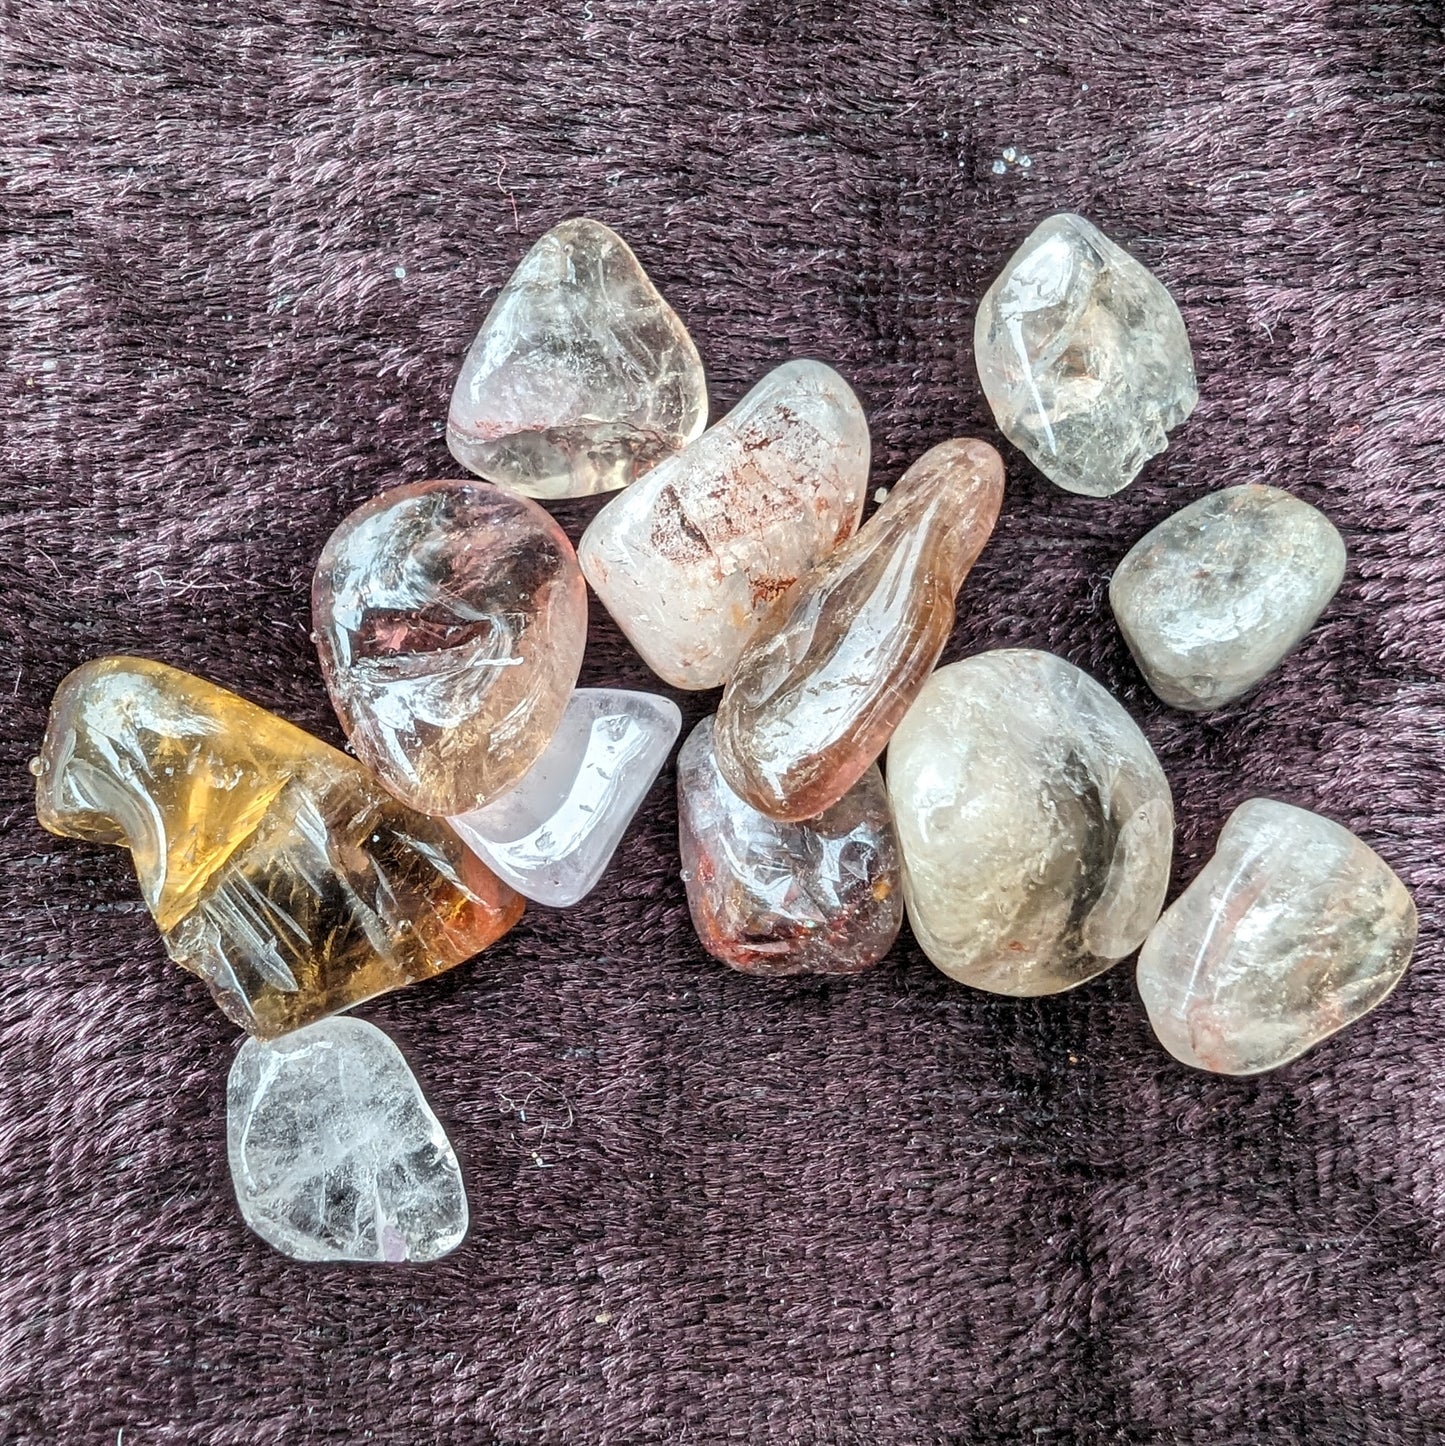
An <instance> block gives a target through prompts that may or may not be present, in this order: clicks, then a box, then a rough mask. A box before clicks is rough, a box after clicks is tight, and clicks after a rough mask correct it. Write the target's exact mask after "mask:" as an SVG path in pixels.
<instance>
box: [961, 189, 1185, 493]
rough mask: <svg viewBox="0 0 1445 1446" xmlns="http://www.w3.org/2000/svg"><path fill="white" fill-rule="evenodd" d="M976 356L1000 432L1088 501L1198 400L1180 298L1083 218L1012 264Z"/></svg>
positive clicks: (1033, 240) (1052, 230)
mask: <svg viewBox="0 0 1445 1446" xmlns="http://www.w3.org/2000/svg"><path fill="white" fill-rule="evenodd" d="M974 356H975V360H976V362H977V365H978V374H979V379H980V381H981V382H982V383H983V390H984V395H985V396H986V397H987V398H988V401H989V405H990V406H991V407H992V408H993V414H994V417H995V419H996V420H997V422H998V425H999V430H1000V431H1001V432H1002V433H1003V434H1004V436H1005V437H1007V438H1008V439H1009V441H1010V442H1012V443H1013V444H1014V446H1015V447H1017V448H1018V449H1019V450H1020V451H1021V452H1023V453H1024V455H1025V456H1027V457H1028V459H1029V460H1030V461H1031V462H1032V463H1033V464H1034V465H1035V466H1036V467H1037V468H1038V469H1039V471H1041V472H1042V473H1043V474H1044V475H1045V476H1046V477H1048V478H1049V479H1050V480H1051V481H1053V482H1056V483H1057V484H1058V485H1059V486H1060V487H1063V488H1064V489H1065V490H1067V491H1069V492H1080V493H1083V494H1084V495H1086V496H1089V497H1107V496H1109V495H1111V494H1112V493H1115V492H1119V491H1121V490H1122V489H1123V488H1125V487H1127V486H1128V485H1129V484H1130V483H1131V482H1132V481H1133V480H1134V479H1135V477H1137V476H1138V475H1139V471H1140V469H1141V468H1142V467H1143V466H1144V464H1145V463H1146V462H1147V461H1148V460H1149V459H1150V458H1151V457H1153V456H1156V455H1157V454H1158V453H1160V452H1162V451H1163V450H1164V449H1165V447H1166V446H1167V445H1168V434H1169V433H1170V432H1171V431H1172V430H1173V429H1174V428H1175V427H1177V426H1178V425H1179V424H1180V423H1181V422H1183V421H1184V420H1185V418H1186V417H1188V416H1189V414H1190V413H1191V412H1192V411H1193V410H1194V407H1195V404H1196V403H1197V402H1198V400H1199V391H1198V387H1197V386H1196V383H1195V379H1194V356H1193V352H1192V351H1191V349H1190V345H1189V335H1188V333H1187V332H1186V331H1185V329H1184V319H1183V318H1182V317H1181V316H1180V314H1179V308H1178V307H1177V306H1176V305H1175V304H1174V299H1173V297H1171V296H1170V295H1169V293H1168V292H1167V291H1166V290H1165V289H1164V287H1163V285H1162V284H1161V283H1160V282H1159V281H1158V280H1157V279H1156V278H1155V277H1154V276H1152V275H1151V274H1150V273H1149V271H1148V270H1146V269H1145V268H1144V267H1143V266H1142V265H1140V263H1139V262H1138V261H1136V260H1135V259H1134V258H1133V257H1132V256H1130V255H1129V253H1128V252H1127V251H1124V250H1123V249H1122V248H1120V247H1118V246H1116V245H1115V244H1114V243H1113V242H1112V241H1110V240H1109V238H1108V237H1107V236H1105V235H1104V234H1103V232H1101V231H1100V230H1099V229H1098V228H1097V227H1095V226H1093V225H1091V224H1090V223H1089V222H1088V221H1086V220H1084V218H1083V217H1082V216H1073V215H1060V216H1051V217H1049V219H1048V220H1047V221H1045V222H1043V224H1042V225H1040V226H1039V227H1038V228H1037V229H1036V230H1035V231H1034V232H1033V234H1032V235H1030V236H1029V238H1028V239H1027V240H1026V241H1025V242H1024V243H1023V245H1022V246H1020V247H1019V249H1018V250H1017V251H1016V252H1015V253H1014V254H1013V256H1012V257H1010V258H1009V261H1008V263H1007V265H1006V266H1005V267H1004V269H1003V272H1002V273H1001V274H1000V275H999V277H998V279H997V280H996V281H995V282H994V283H993V285H992V286H990V287H989V289H988V291H987V293H986V294H985V295H984V298H983V301H982V302H981V303H980V304H979V309H978V318H977V321H976V323H975V326H974Z"/></svg>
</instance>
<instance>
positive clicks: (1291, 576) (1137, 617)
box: [1109, 484, 1345, 712]
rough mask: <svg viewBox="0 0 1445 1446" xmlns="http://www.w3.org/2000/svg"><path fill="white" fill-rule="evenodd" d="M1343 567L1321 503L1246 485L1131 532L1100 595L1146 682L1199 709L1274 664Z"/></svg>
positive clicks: (1226, 697) (1317, 610)
mask: <svg viewBox="0 0 1445 1446" xmlns="http://www.w3.org/2000/svg"><path fill="white" fill-rule="evenodd" d="M1344 574H1345V544H1344V542H1343V541H1342V540H1341V538H1340V534H1339V533H1338V532H1337V531H1336V530H1335V527H1334V524H1333V523H1331V521H1330V520H1329V518H1328V517H1326V516H1325V515H1324V513H1323V512H1320V511H1318V510H1317V509H1316V508H1314V507H1311V506H1310V505H1309V503H1308V502H1303V501H1301V500H1300V499H1299V498H1298V497H1294V496H1292V495H1291V494H1290V493H1288V492H1281V491H1280V489H1279V488H1278V487H1264V486H1260V485H1257V484H1249V485H1246V486H1243V487H1226V488H1224V490H1223V491H1220V492H1211V493H1210V494H1209V496H1207V497H1201V498H1200V499H1199V501H1198V502H1193V503H1191V504H1190V505H1189V506H1188V507H1185V508H1182V509H1181V510H1180V511H1178V512H1176V513H1174V514H1173V516H1171V517H1166V518H1165V519H1164V521H1163V522H1161V523H1160V524H1159V525H1158V526H1157V527H1156V528H1155V529H1154V530H1153V531H1152V532H1149V533H1146V534H1145V536H1144V537H1142V538H1140V540H1139V541H1138V542H1136V543H1135V544H1134V546H1133V547H1132V548H1130V550H1129V552H1128V554H1127V555H1126V556H1125V558H1124V560H1123V561H1122V562H1121V563H1120V564H1119V566H1118V567H1117V568H1115V570H1114V576H1113V579H1112V581H1111V582H1110V583H1109V602H1110V605H1111V606H1112V607H1113V609H1114V616H1115V618H1116V619H1117V620H1118V623H1119V628H1120V630H1121V631H1122V632H1123V634H1124V640H1125V642H1127V643H1128V644H1129V651H1130V652H1132V653H1133V654H1134V660H1135V661H1136V662H1137V663H1138V664H1139V671H1140V672H1142V673H1143V674H1144V677H1145V680H1146V681H1147V682H1148V684H1149V686H1150V687H1151V688H1152V689H1153V690H1154V691H1155V692H1156V693H1157V694H1158V695H1159V696H1160V697H1161V698H1162V699H1163V700H1164V701H1165V702H1166V703H1171V704H1173V705H1174V707H1176V708H1187V709H1189V710H1191V711H1192V712H1202V711H1203V710H1205V709H1208V708H1218V707H1220V706H1222V705H1223V704H1225V703H1228V702H1230V701H1231V700H1232V699H1235V698H1238V697H1239V696H1240V695H1241V694H1243V693H1247V692H1248V691H1249V690H1250V689H1251V688H1253V687H1254V685H1255V684H1256V683H1258V682H1259V681H1260V679H1262V678H1263V677H1265V676H1266V675H1267V674H1268V673H1270V672H1271V671H1273V669H1274V668H1276V667H1277V666H1278V665H1279V664H1280V662H1282V661H1283V659H1284V658H1285V657H1286V656H1287V655H1288V654H1289V653H1290V652H1292V651H1293V649H1294V648H1295V647H1296V646H1297V645H1298V643H1299V642H1300V640H1301V639H1302V638H1303V637H1304V635H1305V634H1306V633H1307V632H1309V630H1310V628H1312V627H1313V626H1314V624H1315V621H1316V620H1317V619H1318V617H1319V615H1320V614H1321V613H1322V612H1323V611H1324V610H1325V608H1326V607H1327V606H1328V605H1329V601H1330V599H1331V598H1332V597H1334V595H1335V592H1336V590H1337V589H1338V588H1339V585H1340V580H1341V579H1342V578H1343V577H1344Z"/></svg>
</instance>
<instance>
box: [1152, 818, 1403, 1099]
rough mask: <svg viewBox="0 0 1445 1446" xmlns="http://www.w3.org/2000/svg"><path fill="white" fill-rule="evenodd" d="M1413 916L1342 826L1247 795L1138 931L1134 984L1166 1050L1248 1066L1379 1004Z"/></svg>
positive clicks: (1386, 873) (1251, 1069)
mask: <svg viewBox="0 0 1445 1446" xmlns="http://www.w3.org/2000/svg"><path fill="white" fill-rule="evenodd" d="M1417 929H1418V921H1417V918H1416V914H1415V904H1414V901H1413V900H1412V899H1411V898H1410V893H1409V891H1408V890H1407V889H1406V888H1405V886H1404V884H1402V883H1401V882H1400V880H1399V879H1398V878H1397V877H1396V876H1395V873H1394V872H1393V870H1392V869H1391V868H1390V866H1389V865H1388V864H1387V863H1386V862H1385V861H1384V860H1383V859H1382V858H1381V857H1380V856H1379V855H1378V854H1377V853H1375V852H1374V851H1373V850H1372V849H1370V848H1369V847H1368V846H1367V845H1365V844H1364V843H1363V842H1362V841H1361V840H1360V839H1358V838H1356V837H1355V835H1354V834H1352V833H1351V832H1350V831H1349V830H1348V829H1346V828H1342V827H1341V826H1340V825H1339V824H1337V823H1334V822H1332V821H1331V820H1329V819H1327V818H1322V817H1320V815H1319V814H1317V813H1310V812H1308V811H1307V810H1305V809H1302V808H1294V807H1292V806H1291V805H1290V804H1287V803H1278V802H1276V801H1275V800H1274V799H1270V798H1252V799H1250V800H1249V801H1248V802H1247V803H1243V804H1241V805H1240V806H1239V807H1238V808H1237V809H1235V811H1234V812H1233V813H1232V814H1231V815H1230V816H1229V820H1228V822H1227V823H1226V824H1225V825H1224V831H1223V832H1222V833H1221V834H1220V836H1219V844H1218V847H1217V848H1216V850H1215V853H1214V857H1213V858H1212V859H1210V861H1209V862H1208V863H1207V864H1206V865H1205V866H1204V869H1203V870H1202V872H1201V873H1200V875H1199V877H1198V878H1197V879H1195V880H1194V882H1193V883H1192V884H1190V886H1189V887H1188V888H1187V889H1186V890H1185V891H1184V892H1183V893H1182V894H1181V895H1180V896H1179V897H1178V898H1177V899H1176V900H1175V901H1174V902H1173V903H1172V904H1171V905H1170V906H1169V908H1168V909H1167V910H1166V911H1165V913H1164V916H1163V917H1162V918H1161V919H1160V920H1159V922H1158V923H1157V924H1156V925H1155V926H1154V928H1153V929H1152V930H1151V931H1150V933H1149V937H1148V939H1146V940H1145V942H1144V947H1143V948H1142V949H1141V950H1140V951H1139V969H1138V983H1139V993H1140V995H1142V996H1143V999H1144V1007H1145V1009H1146V1010H1147V1011H1148V1013H1149V1022H1150V1024H1152V1025H1153V1026H1154V1033H1155V1034H1157V1035H1158V1036H1159V1041H1160V1043H1161V1044H1163V1046H1164V1047H1165V1049H1167V1050H1168V1051H1169V1053H1170V1054H1172V1055H1173V1056H1174V1058H1175V1059H1177V1060H1180V1061H1182V1062H1183V1063H1184V1064H1189V1065H1193V1066H1194V1067H1195V1068H1196V1069H1207V1070H1213V1071H1215V1072H1216V1073H1218V1074H1234V1075H1243V1074H1258V1073H1260V1072H1261V1071H1262V1070H1267V1069H1277V1068H1278V1067H1279V1066H1280V1065H1282V1064H1288V1063H1289V1062H1290V1060H1292V1059H1297V1058H1298V1057H1299V1056H1300V1055H1302V1054H1303V1053H1304V1052H1305V1051H1306V1050H1307V1049H1310V1048H1312V1047H1313V1046H1314V1045H1316V1044H1318V1043H1319V1042H1320V1041H1321V1040H1323V1039H1328V1038H1329V1036H1330V1035H1332V1034H1334V1033H1335V1032H1336V1031H1337V1030H1340V1029H1343V1028H1344V1027H1345V1026H1346V1025H1347V1024H1351V1023H1353V1022H1354V1021H1355V1020H1357V1019H1359V1018H1360V1017H1361V1015H1364V1014H1368V1013H1369V1011H1370V1010H1372V1009H1373V1008H1374V1007H1375V1006H1376V1005H1377V1004H1379V1002H1380V1001H1381V1000H1382V999H1384V997H1385V996H1386V995H1387V994H1389V992H1390V991H1391V990H1392V989H1393V988H1394V987H1395V985H1396V984H1397V983H1399V980H1400V976H1401V975H1402V974H1403V973H1404V972H1405V966H1406V965H1407V964H1408V963H1409V962H1410V955H1411V954H1412V953H1413V951H1414V948H1415V936H1416V932H1417Z"/></svg>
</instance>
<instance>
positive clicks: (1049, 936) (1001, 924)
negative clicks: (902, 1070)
mask: <svg viewBox="0 0 1445 1446" xmlns="http://www.w3.org/2000/svg"><path fill="white" fill-rule="evenodd" d="M888 791H889V796H890V797H891V799H892V802H893V817H894V822H895V825H896V827H897V829H898V839H899V844H900V846H901V848H902V851H903V883H904V892H905V896H906V898H907V900H908V919H909V922H910V923H911V924H912V926H913V932H914V934H915V935H916V936H917V938H918V942H919V943H920V944H921V945H922V946H923V949H924V952H925V953H927V955H928V957H929V958H930V959H932V960H933V962H934V963H935V964H936V965H937V966H938V967H939V968H940V969H942V970H943V972H944V973H945V974H948V975H950V976H951V977H952V978H954V979H958V980H960V981H962V982H963V983H965V984H972V985H973V986H975V987H976V988H979V989H988V990H992V991H993V992H995V993H998V994H1013V995H1036V994H1053V993H1056V992H1058V991H1059V990H1063V989H1072V988H1073V987H1074V986H1075V985H1077V984H1082V983H1083V982H1084V981H1085V980H1087V979H1092V978H1093V977H1094V976H1095V975H1096V974H1100V973H1102V972H1103V971H1104V970H1105V969H1108V968H1109V967H1110V966H1111V965H1112V964H1115V963H1117V962H1118V961H1119V960H1120V959H1122V958H1123V957H1124V956H1125V955H1126V954H1129V953H1132V952H1133V950H1135V949H1136V948H1138V946H1139V944H1140V943H1141V942H1142V941H1143V939H1144V936H1145V934H1146V933H1148V931H1149V927H1150V925H1151V924H1153V923H1154V921H1155V919H1157V918H1158V917H1159V910H1160V908H1161V907H1162V906H1163V903H1164V894H1165V890H1166V889H1167V887H1168V884H1169V862H1170V857H1171V854H1172V851H1173V830H1174V810H1173V804H1172V801H1171V799H1170V795H1169V784H1168V782H1167V781H1166V779H1165V777H1164V773H1163V771H1162V770H1161V769H1160V767H1159V762H1158V760H1157V759H1156V758H1155V757H1154V750H1153V749H1152V748H1150V746H1149V741H1148V739H1146V738H1145V737H1144V735H1143V734H1142V733H1141V732H1140V731H1139V729H1138V727H1137V726H1136V724H1135V723H1134V721H1133V719H1131V718H1130V717H1129V715H1128V714H1127V713H1126V712H1125V711H1124V709H1123V708H1122V707H1120V705H1119V704H1118V703H1117V702H1116V701H1115V699H1114V698H1112V697H1111V696H1110V695H1109V694H1108V693H1107V692H1105V691H1104V689H1103V688H1101V687H1100V686H1099V684H1098V683H1096V682H1095V681H1094V680H1093V679H1092V678H1090V677H1089V676H1088V675H1087V674H1086V673H1082V672H1080V671H1079V669H1078V668H1076V667H1074V666H1073V664H1072V663H1068V662H1065V661H1064V659H1062V658H1058V657H1055V656H1054V655H1053V654H1051V653H1042V652H1035V651H1033V650H1031V649H1024V648H1020V649H1003V650H1000V651H997V652H991V653H981V654H979V655H978V656H977V657H973V658H968V659H965V660H964V661H963V662H960V663H950V664H949V665H948V666H947V667H943V668H940V669H939V670H938V671H937V672H936V673H934V674H933V676H932V677H931V678H930V679H929V680H928V682H927V684H925V686H924V688H923V690H922V692H921V693H920V694H919V695H918V699H917V701H916V702H915V703H914V704H913V706H912V707H911V708H910V709H909V710H908V713H907V715H906V716H905V717H904V719H903V721H902V723H900V724H899V726H898V731H897V732H896V733H895V734H894V735H893V742H892V743H891V744H890V745H889V749H888Z"/></svg>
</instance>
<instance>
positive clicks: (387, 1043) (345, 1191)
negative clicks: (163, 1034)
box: [226, 1018, 468, 1262]
mask: <svg viewBox="0 0 1445 1446" xmlns="http://www.w3.org/2000/svg"><path fill="white" fill-rule="evenodd" d="M226 1137H227V1150H228V1154H229V1156H230V1162H231V1180H232V1183H233V1184H234V1185H235V1187H236V1203H237V1204H238V1205H239V1206H240V1209H241V1215H242V1218H243V1219H244V1220H245V1222H246V1224H247V1225H249V1226H250V1227H251V1229H252V1230H254V1231H255V1232H256V1234H257V1235H259V1236H260V1237H261V1238H262V1239H263V1240H264V1241H266V1243H267V1244H268V1245H272V1246H274V1247H275V1248H276V1249H277V1250H279V1251H281V1253H282V1254H283V1255H289V1256H291V1257H292V1258H293V1259H295V1260H349V1261H366V1262H382V1261H404V1260H415V1261H422V1260H435V1259H436V1258H437V1257H438V1256H442V1255H445V1254H447V1252H448V1251H451V1250H455V1249H456V1247H457V1246H458V1245H459V1244H460V1243H461V1240H462V1237H463V1236H464V1235H465V1234H466V1233H467V1219H468V1212H467V1196H466V1191H465V1189H464V1188H463V1186H462V1174H461V1170H460V1169H459V1168H458V1166H457V1157H456V1155H455V1153H454V1152H453V1150H452V1146H451V1142H450V1141H449V1140H448V1139H447V1136H446V1131H445V1130H443V1129H442V1126H441V1123H440V1122H439V1121H438V1119H437V1117H436V1115H434V1114H433V1113H432V1110H431V1106H430V1105H428V1104H427V1102H426V1097H425V1096H424V1095H423V1094H422V1091H421V1086H420V1085H419V1084H418V1083H417V1081H416V1076H415V1075H413V1074H412V1072H411V1069H410V1068H409V1067H408V1065H407V1062H406V1059H405V1058H404V1057H403V1055H402V1052H401V1051H400V1050H399V1049H398V1048H397V1047H396V1045H395V1044H393V1043H392V1041H391V1040H390V1039H388V1038H387V1036H386V1035H385V1034H383V1033H382V1032H381V1030H379V1029H377V1028H376V1026H375V1025H371V1024H367V1023H366V1022H365V1021H364V1020H361V1019H346V1018H335V1019H327V1020H323V1021H322V1022H321V1023H319V1024H312V1025H308V1026H307V1027H306V1028H305V1029H298V1030H296V1031H295V1032H294V1033H292V1034H287V1035H283V1036H282V1037H281V1038H280V1039H277V1040H274V1041H272V1042H270V1043H263V1042H261V1041H260V1040H254V1039H253V1040H247V1042H246V1043H245V1044H243V1045H242V1046H241V1048H240V1051H239V1052H238V1053H237V1055H236V1059H235V1062H234V1063H233V1064H232V1066H231V1075H230V1079H229V1081H228V1082H227V1085H226Z"/></svg>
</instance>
